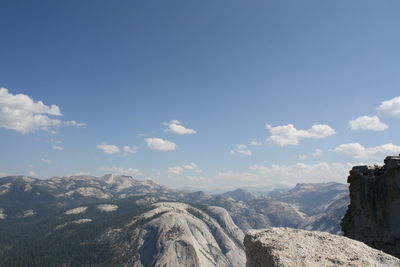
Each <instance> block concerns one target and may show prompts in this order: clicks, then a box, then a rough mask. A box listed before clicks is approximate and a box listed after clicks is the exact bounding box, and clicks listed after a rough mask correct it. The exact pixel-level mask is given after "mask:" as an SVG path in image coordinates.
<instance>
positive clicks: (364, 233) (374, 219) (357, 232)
mask: <svg viewBox="0 0 400 267" xmlns="http://www.w3.org/2000/svg"><path fill="white" fill-rule="evenodd" d="M384 162H385V164H384V165H383V166H355V167H353V169H352V170H351V171H350V175H349V177H348V180H347V181H348V183H350V203H351V204H350V206H349V208H348V210H347V213H346V215H345V217H344V218H343V220H342V230H343V233H344V235H345V236H347V237H350V238H353V239H356V240H359V241H362V242H364V243H366V244H367V245H369V246H371V247H373V248H376V249H379V250H382V251H384V252H386V253H388V254H391V255H393V256H396V257H398V258H400V227H399V226H400V213H399V211H400V157H399V156H389V157H386V159H385V161H384Z"/></svg>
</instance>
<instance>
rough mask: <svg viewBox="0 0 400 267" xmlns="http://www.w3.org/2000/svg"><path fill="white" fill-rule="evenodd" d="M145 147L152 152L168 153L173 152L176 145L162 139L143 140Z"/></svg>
mask: <svg viewBox="0 0 400 267" xmlns="http://www.w3.org/2000/svg"><path fill="white" fill-rule="evenodd" d="M145 141H146V144H147V147H148V148H150V149H152V150H161V151H169V150H175V149H176V148H177V145H176V144H175V143H174V142H171V141H168V140H165V139H162V138H157V137H153V138H146V139H145Z"/></svg>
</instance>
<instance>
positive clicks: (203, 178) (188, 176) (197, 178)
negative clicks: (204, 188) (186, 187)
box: [184, 175, 210, 183]
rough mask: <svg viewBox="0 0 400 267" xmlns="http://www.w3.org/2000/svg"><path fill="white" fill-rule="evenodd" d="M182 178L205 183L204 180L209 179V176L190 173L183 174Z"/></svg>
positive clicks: (207, 180)
mask: <svg viewBox="0 0 400 267" xmlns="http://www.w3.org/2000/svg"><path fill="white" fill-rule="evenodd" d="M184 179H185V180H189V181H192V182H197V183H206V182H209V181H210V179H209V178H206V177H203V176H191V175H187V176H185V177H184Z"/></svg>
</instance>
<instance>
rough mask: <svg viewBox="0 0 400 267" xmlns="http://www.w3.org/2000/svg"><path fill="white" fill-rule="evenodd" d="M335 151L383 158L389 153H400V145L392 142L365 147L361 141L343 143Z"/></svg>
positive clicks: (360, 156) (353, 155) (356, 156)
mask: <svg viewBox="0 0 400 267" xmlns="http://www.w3.org/2000/svg"><path fill="white" fill-rule="evenodd" d="M334 151H335V152H338V153H342V154H344V155H347V156H350V157H353V158H356V159H368V158H382V157H385V156H388V155H395V154H399V153H400V146H396V145H394V144H392V143H388V144H385V145H380V146H375V147H364V146H363V145H361V144H359V143H350V144H342V145H340V146H338V147H336V148H335V149H334Z"/></svg>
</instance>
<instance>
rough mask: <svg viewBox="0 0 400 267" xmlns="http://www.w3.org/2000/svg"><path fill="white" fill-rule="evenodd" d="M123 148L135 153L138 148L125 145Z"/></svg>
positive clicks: (124, 150)
mask: <svg viewBox="0 0 400 267" xmlns="http://www.w3.org/2000/svg"><path fill="white" fill-rule="evenodd" d="M121 150H122V151H123V152H125V153H128V154H134V153H136V152H137V150H138V148H137V147H134V146H123V147H122V148H121Z"/></svg>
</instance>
